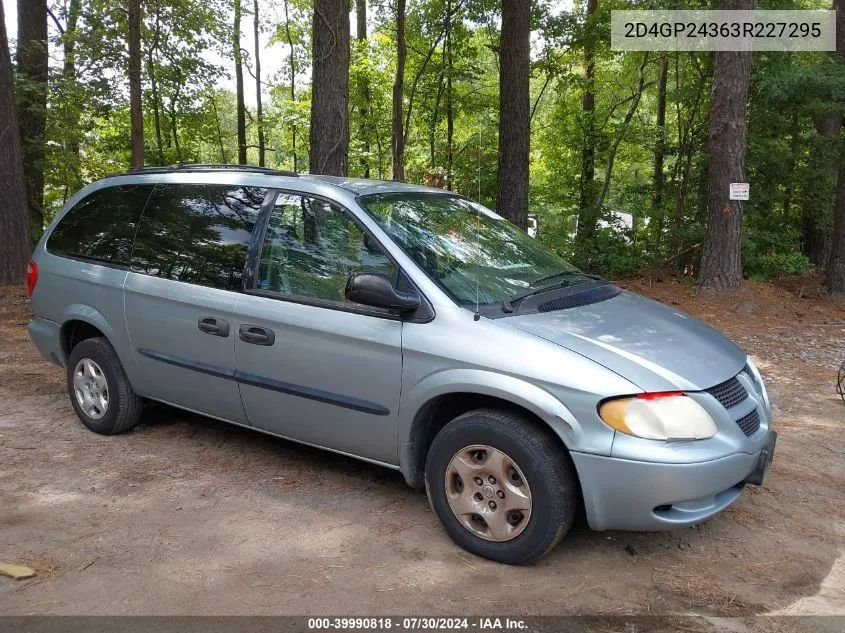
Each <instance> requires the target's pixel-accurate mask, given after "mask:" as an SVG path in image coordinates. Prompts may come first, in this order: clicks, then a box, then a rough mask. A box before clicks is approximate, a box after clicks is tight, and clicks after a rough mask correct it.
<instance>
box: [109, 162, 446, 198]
mask: <svg viewBox="0 0 845 633" xmlns="http://www.w3.org/2000/svg"><path fill="white" fill-rule="evenodd" d="M196 172H218V173H219V172H230V173H248V174H259V175H265V176H271V177H283V178H301V179H303V180H310V181H314V182H324V183H326V184H330V185H333V186H335V187H338V188H339V189H345V190H346V191H349V192H351V193H353V194H355V195H370V194H376V193H399V192H407V193H413V192H416V193H448V192H446V191H444V190H443V189H437V188H434V187H425V186H422V185H412V184H408V183H404V182H397V181H394V180H376V179H371V178H347V177H344V176H321V175H314V174H298V173H297V172H293V171H286V170H282V169H271V168H269V167H258V166H257V165H225V164H187V165H169V166H166V167H144V168H143V169H137V170H134V171H129V172H124V173H115V174H109V175H108V176H106V178H111V177H117V176H124V177H125V176H136V175H137V176H141V175H144V176H146V175H149V174H178V173H196Z"/></svg>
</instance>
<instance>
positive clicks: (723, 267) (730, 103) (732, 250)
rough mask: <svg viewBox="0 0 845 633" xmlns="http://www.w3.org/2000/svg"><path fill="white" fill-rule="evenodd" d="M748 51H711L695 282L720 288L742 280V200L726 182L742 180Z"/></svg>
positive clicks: (734, 4) (734, 0)
mask: <svg viewBox="0 0 845 633" xmlns="http://www.w3.org/2000/svg"><path fill="white" fill-rule="evenodd" d="M720 8H721V9H727V10H746V11H750V10H751V9H753V8H754V0H722V2H721V7H720ZM750 78H751V51H747V52H745V51H743V52H740V51H719V52H717V53H715V58H714V67H713V89H712V92H711V97H710V131H709V143H708V150H709V156H710V162H709V171H708V177H707V182H708V188H709V191H708V203H707V206H708V218H707V234H706V236H705V238H704V246H703V248H702V255H701V270H700V271H699V277H698V284H699V288H700V289H701V290H702V291H703V292H709V293H721V292H725V291H727V290H732V289H735V288H739V287H740V286H741V285H742V213H743V203H742V202H741V201H739V200H729V199H728V191H729V187H730V183H732V182H745V146H746V133H747V125H746V121H745V110H746V107H747V105H748V83H749V79H750Z"/></svg>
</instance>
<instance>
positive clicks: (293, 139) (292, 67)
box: [285, 0, 299, 172]
mask: <svg viewBox="0 0 845 633" xmlns="http://www.w3.org/2000/svg"><path fill="white" fill-rule="evenodd" d="M285 35H286V38H287V42H288V48H289V49H290V100H291V102H294V101H296V54H295V53H296V50H295V48H294V45H293V37H292V36H291V34H290V9H289V5H288V0H285ZM291 148H292V150H293V171H295V172H296V171H299V161H298V159H297V156H296V125H295V124H294V125H291Z"/></svg>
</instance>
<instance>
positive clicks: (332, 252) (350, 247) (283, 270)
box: [258, 193, 394, 301]
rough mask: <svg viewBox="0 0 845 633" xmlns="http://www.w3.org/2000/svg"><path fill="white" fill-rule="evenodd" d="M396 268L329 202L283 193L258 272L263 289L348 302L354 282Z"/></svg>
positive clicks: (276, 204) (272, 221)
mask: <svg viewBox="0 0 845 633" xmlns="http://www.w3.org/2000/svg"><path fill="white" fill-rule="evenodd" d="M362 270H378V271H381V272H384V273H387V274H388V275H390V276H393V274H394V267H393V264H392V263H391V262H390V260H389V259H388V258H387V257H386V256H385V255H384V253H383V252H382V251H381V249H380V248H379V246H378V244H377V243H375V242H374V241H373V240H372V239H371V238H369V237H368V236H367V235H366V234H365V233H364V232H363V231H362V230H361V229H360V228H359V227H358V225H357V224H355V223H354V222H352V220H350V219H349V218H348V217H347V216H346V214H345V213H343V211H341V210H340V209H338V208H336V207H333V206H332V205H330V204H329V203H328V202H325V201H323V200H318V199H316V198H308V197H305V196H298V195H293V194H287V193H282V194H279V196H278V197H277V198H276V202H275V204H274V206H273V211H272V213H271V214H270V221H269V223H268V225H267V233H266V235H265V236H264V245H263V247H262V250H261V262H260V265H259V269H258V287H259V288H261V289H263V290H272V291H274V292H280V293H282V294H286V295H299V296H302V297H310V298H314V299H325V300H330V301H344V300H345V299H344V296H343V293H344V290H345V288H346V282H347V280H348V279H349V276H350V275H352V274H353V273H356V272H360V271H362Z"/></svg>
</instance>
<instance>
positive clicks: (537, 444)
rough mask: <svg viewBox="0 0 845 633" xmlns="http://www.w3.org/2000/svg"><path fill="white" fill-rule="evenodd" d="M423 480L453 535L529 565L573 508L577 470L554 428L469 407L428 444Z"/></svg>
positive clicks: (473, 547) (478, 550)
mask: <svg viewBox="0 0 845 633" xmlns="http://www.w3.org/2000/svg"><path fill="white" fill-rule="evenodd" d="M425 480H426V481H425V483H426V492H427V493H428V498H429V501H430V502H431V505H432V508H433V509H434V512H435V513H436V514H437V516H438V518H439V519H440V521H441V523H442V524H443V527H444V528H445V529H446V532H447V533H448V534H449V536H450V537H451V538H452V540H454V541H455V543H457V544H458V545H460V546H461V547H463V548H464V549H466V550H468V551H470V552H472V553H473V554H477V555H478V556H483V557H484V558H489V559H491V560H495V561H498V562H502V563H509V564H514V565H521V564H528V563H533V562H534V561H536V560H538V559H539V558H541V557H542V556H544V555H545V554H547V553H548V552H549V551H550V550H551V549H552V548H553V547H554V546H555V545H557V543H558V542H559V541H560V540H561V538H563V536H564V535H565V534H566V532H567V531H568V530H569V528H570V526H571V525H572V521H573V519H574V518H575V514H576V511H577V508H578V492H577V479H576V475H575V470H574V468H573V466H572V462H571V460H570V459H569V455H567V454H566V453H565V452H564V451H563V450H561V449H560V448H559V446H558V444H557V442H556V441H555V439H554V437H553V436H552V433H551V431H550V430H549V429H543V428H537V427H536V426H535V425H532V424H531V423H529V422H528V421H526V420H523V419H522V418H520V417H518V416H515V415H512V414H510V413H505V412H502V411H496V410H491V409H479V410H476V411H470V412H468V413H465V414H463V415H461V416H459V417H457V418H455V419H454V420H453V421H452V422H450V423H449V424H447V425H446V426H445V427H443V429H442V430H441V431H440V433H438V434H437V437H435V439H434V442H433V443H432V445H431V447H430V449H429V452H428V457H427V459H426V468H425Z"/></svg>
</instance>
